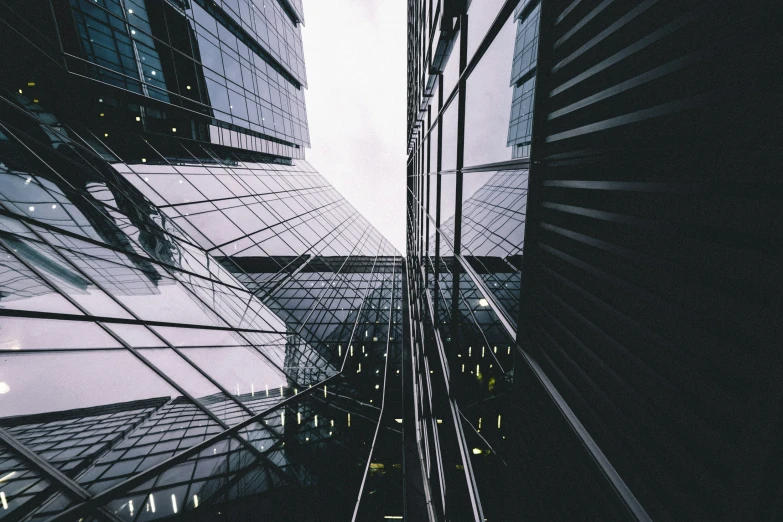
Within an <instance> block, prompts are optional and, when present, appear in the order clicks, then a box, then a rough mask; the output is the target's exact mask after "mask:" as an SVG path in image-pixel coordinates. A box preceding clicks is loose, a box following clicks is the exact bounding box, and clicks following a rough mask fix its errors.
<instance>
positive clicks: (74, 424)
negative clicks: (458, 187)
mask: <svg viewBox="0 0 783 522" xmlns="http://www.w3.org/2000/svg"><path fill="white" fill-rule="evenodd" d="M0 18H2V21H3V24H0V38H1V39H2V41H3V43H4V45H6V49H4V53H2V55H0V65H2V69H1V70H2V72H3V74H2V77H1V78H0V361H1V364H0V501H1V502H0V518H2V519H3V520H49V519H64V520H79V519H85V520H87V519H99V520H107V519H108V520H128V521H136V520H153V519H159V518H179V519H182V520H214V519H215V518H219V517H227V518H229V519H236V520H245V519H249V518H257V517H261V518H268V519H273V520H277V519H284V518H292V519H296V520H322V519H323V518H324V517H325V516H326V517H328V518H332V519H335V520H345V519H350V518H351V517H352V516H354V515H356V516H358V517H360V518H383V517H384V516H394V517H396V516H402V515H403V514H404V512H405V509H404V502H403V470H402V462H403V454H402V444H403V441H402V429H403V425H402V417H403V413H402V378H403V375H402V370H403V366H402V355H403V354H402V339H403V333H402V292H403V283H402V282H403V269H402V268H403V260H402V258H401V257H400V255H399V253H398V252H396V251H395V250H394V248H392V247H391V246H390V244H389V243H388V242H387V241H386V240H385V239H384V238H383V237H382V236H381V235H380V234H379V233H378V232H377V231H376V230H375V229H374V228H373V227H372V226H371V225H370V224H369V223H368V222H367V221H366V220H365V219H364V218H363V217H362V216H360V215H359V214H358V213H357V212H356V210H355V209H354V208H353V207H351V205H350V204H348V202H347V201H345V199H343V198H342V196H340V194H338V193H337V192H336V191H335V190H334V189H333V188H332V187H331V185H330V184H329V183H328V182H327V181H326V180H325V179H324V178H323V177H322V176H321V175H320V174H318V172H316V171H315V170H314V169H313V168H312V167H311V166H310V165H308V164H307V163H306V162H304V161H303V160H302V158H303V147H305V146H307V145H308V134H307V119H306V114H305V108H304V98H303V91H302V89H303V88H304V87H305V85H306V77H305V71H304V63H303V61H302V50H301V33H300V27H299V23H300V22H301V21H302V5H301V2H300V1H298V0H279V1H278V0H272V1H267V2H247V1H244V0H241V1H239V2H237V1H230V2H229V1H227V2H218V3H215V2H201V1H199V0H196V1H182V2H180V1H175V2H171V1H161V0H132V1H128V0H124V1H114V0H106V1H100V2H83V1H78V0H74V1H73V2H70V3H55V4H49V3H48V2H45V1H34V2H5V3H4V4H3V5H2V6H0ZM33 26H35V27H33ZM14 27H17V28H20V29H23V31H22V32H24V33H25V36H24V37H22V36H21V35H20V33H18V32H16V30H15V29H13V28H14ZM335 476H339V477H340V480H339V481H336V480H334V477H335ZM381 500H382V501H381ZM324 506H328V512H326V513H324Z"/></svg>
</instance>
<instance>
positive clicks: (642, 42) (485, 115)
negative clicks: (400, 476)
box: [406, 0, 783, 520]
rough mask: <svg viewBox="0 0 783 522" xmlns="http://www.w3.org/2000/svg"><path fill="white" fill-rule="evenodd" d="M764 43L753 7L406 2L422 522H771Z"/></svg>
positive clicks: (772, 319) (412, 316) (772, 100)
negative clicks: (425, 518)
mask: <svg viewBox="0 0 783 522" xmlns="http://www.w3.org/2000/svg"><path fill="white" fill-rule="evenodd" d="M778 40H779V30H778V28H777V27H776V25H775V23H774V22H772V21H771V20H770V17H769V11H768V9H766V8H765V7H762V4H761V3H760V2H742V1H730V2H722V3H720V6H718V4H716V3H714V2H708V1H702V0H695V1H692V2H691V1H688V2H672V1H641V0H640V1H629V2H612V1H606V2H583V1H578V0H577V1H573V0H512V1H503V0H469V1H450V0H433V1H428V0H409V2H408V106H407V109H408V165H407V167H408V169H407V188H408V205H407V210H408V214H407V231H408V243H407V265H406V275H407V280H406V285H407V286H406V297H407V301H406V303H407V304H408V305H409V310H408V318H409V320H410V334H411V350H410V353H411V357H412V363H413V370H414V372H413V375H412V376H411V381H412V383H413V386H414V390H415V393H416V394H417V398H421V397H423V400H419V401H416V402H415V403H414V408H413V413H414V415H413V416H414V417H415V419H416V424H415V432H414V433H415V437H416V444H415V445H414V447H413V448H412V451H416V452H418V454H419V457H420V459H421V462H422V467H423V468H424V485H423V490H424V491H425V494H426V495H427V499H428V500H429V501H430V507H431V519H438V520H440V519H443V520H524V519H530V520H659V519H660V520H680V519H682V520H697V519H705V518H707V519H716V520H756V519H765V520H766V519H770V520H771V519H778V518H781V513H783V511H781V509H782V508H781V503H780V495H779V494H778V493H777V492H778V491H779V490H780V479H779V478H777V476H776V474H775V473H774V470H775V469H778V468H779V467H780V452H779V450H778V449H777V447H778V443H779V440H780V435H781V429H780V422H779V421H778V420H777V419H778V418H779V416H780V413H781V401H780V393H778V392H773V393H771V394H770V393H769V390H772V389H777V388H778V386H777V383H778V382H779V381H780V378H781V375H783V365H781V357H780V349H779V347H780V346H781V340H783V331H782V330H781V323H780V321H779V320H778V319H777V318H778V317H779V316H780V315H781V313H782V312H783V309H782V308H781V303H782V302H783V301H781V299H780V289H781V288H783V285H782V284H781V270H780V266H781V261H783V258H781V251H783V250H781V248H780V244H781V241H780V233H779V232H780V231H779V227H778V226H777V225H773V226H771V227H770V226H769V223H781V222H783V214H781V209H782V208H783V205H781V201H780V197H779V196H780V190H779V187H778V185H777V181H776V179H774V178H775V175H772V177H770V173H771V172H778V171H779V170H780V163H781V162H780V154H779V153H778V152H773V151H777V150H778V149H779V141H780V139H779V135H780V132H779V130H778V129H779V122H778V120H779V118H778V117H777V113H778V112H779V108H780V107H781V98H780V92H779V89H778V88H777V87H776V85H777V79H776V77H775V76H776V75H775V73H772V72H771V70H770V68H769V64H770V63H773V62H774V61H779V60H780V55H781V46H780V45H779V42H778ZM761 56H763V57H764V58H763V59H759V57H761ZM771 108H774V109H777V110H775V111H773V112H774V113H775V115H774V116H773V115H771V112H770V109H771ZM509 148H511V150H509ZM406 422H407V419H406ZM455 463H456V464H455Z"/></svg>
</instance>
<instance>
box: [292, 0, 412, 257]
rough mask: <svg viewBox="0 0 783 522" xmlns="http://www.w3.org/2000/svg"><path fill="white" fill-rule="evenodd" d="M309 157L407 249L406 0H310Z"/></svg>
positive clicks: (306, 11)
mask: <svg viewBox="0 0 783 522" xmlns="http://www.w3.org/2000/svg"><path fill="white" fill-rule="evenodd" d="M304 16H305V26H304V27H303V29H302V33H303V39H304V53H305V66H306V67H307V79H308V90H307V91H306V95H305V96H306V100H307V115H308V119H309V124H310V142H311V149H309V150H307V151H306V153H305V157H306V158H307V160H308V161H309V162H310V164H312V165H313V167H315V168H316V169H317V170H318V171H319V172H321V174H323V175H324V176H325V177H326V178H327V179H328V180H329V181H330V182H331V183H332V185H334V187H335V188H336V189H337V190H338V191H339V192H340V193H341V194H342V195H343V196H345V198H346V199H348V201H350V202H351V204H352V205H353V206H354V207H356V209H357V210H358V211H359V212H361V213H362V214H363V215H364V216H365V217H366V218H367V219H368V220H369V221H370V223H372V224H373V225H375V227H376V228H377V229H378V230H379V231H380V232H381V233H382V234H383V235H385V236H386V238H387V239H388V240H389V241H391V243H392V244H393V245H394V246H395V247H397V249H398V250H399V251H400V252H404V248H405V161H406V151H405V120H406V109H405V99H406V81H407V80H406V78H407V76H406V75H407V64H406V45H407V44H406V20H407V19H406V17H407V13H406V2H404V1H403V0H304Z"/></svg>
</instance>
